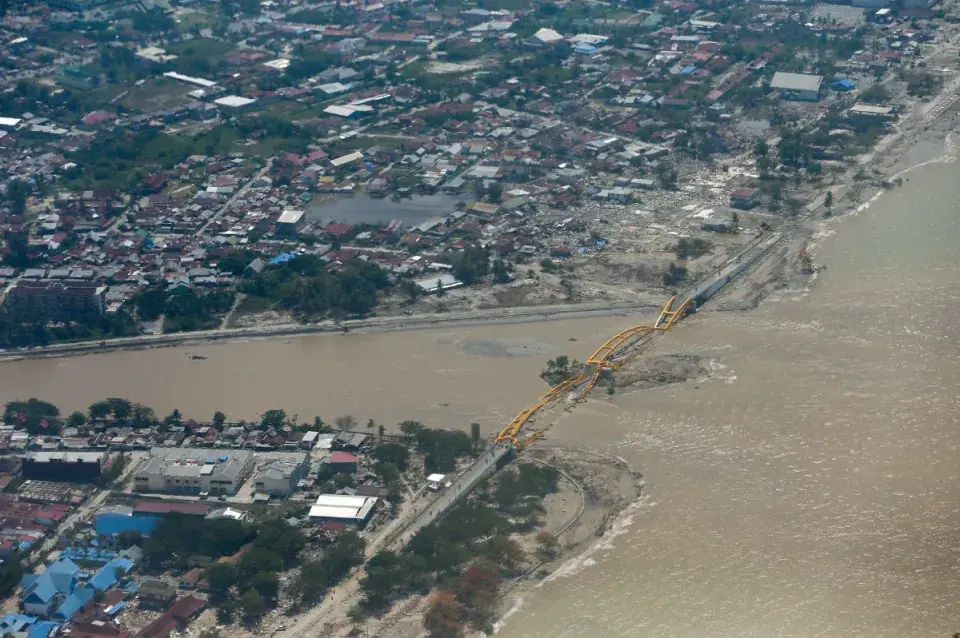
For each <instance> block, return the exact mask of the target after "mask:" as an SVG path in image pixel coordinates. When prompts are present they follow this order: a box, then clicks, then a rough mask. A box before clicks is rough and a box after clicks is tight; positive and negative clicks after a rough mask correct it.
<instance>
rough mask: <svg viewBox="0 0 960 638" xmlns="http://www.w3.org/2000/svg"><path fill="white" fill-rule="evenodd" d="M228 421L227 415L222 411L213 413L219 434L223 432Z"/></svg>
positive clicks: (214, 425)
mask: <svg viewBox="0 0 960 638" xmlns="http://www.w3.org/2000/svg"><path fill="white" fill-rule="evenodd" d="M226 420H227V415H226V414H224V413H223V412H221V411H220V410H217V411H216V412H214V413H213V427H215V428H217V431H218V432H221V431H222V430H223V424H224V423H225V422H226Z"/></svg>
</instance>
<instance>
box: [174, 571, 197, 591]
mask: <svg viewBox="0 0 960 638" xmlns="http://www.w3.org/2000/svg"><path fill="white" fill-rule="evenodd" d="M201 580H203V570H202V569H200V568H199V567H194V568H193V569H191V570H190V571H188V572H187V573H186V574H184V575H183V576H181V577H180V581H179V582H178V583H177V585H178V586H179V587H180V589H196V588H197V585H198V584H199V583H200V581H201Z"/></svg>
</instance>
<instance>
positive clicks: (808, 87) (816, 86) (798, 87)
mask: <svg viewBox="0 0 960 638" xmlns="http://www.w3.org/2000/svg"><path fill="white" fill-rule="evenodd" d="M822 83H823V76H822V75H807V74H806V73H784V72H783V71H778V72H776V73H775V74H774V75H773V79H772V80H771V81H770V87H771V88H774V89H784V90H787V91H819V90H820V85H821V84H822Z"/></svg>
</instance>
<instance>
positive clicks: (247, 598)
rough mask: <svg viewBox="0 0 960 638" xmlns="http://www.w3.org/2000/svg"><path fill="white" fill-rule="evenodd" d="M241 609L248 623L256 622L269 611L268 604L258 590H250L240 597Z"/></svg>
mask: <svg viewBox="0 0 960 638" xmlns="http://www.w3.org/2000/svg"><path fill="white" fill-rule="evenodd" d="M240 609H241V610H242V611H243V617H244V619H245V620H246V621H247V622H250V621H252V620H255V619H257V618H259V617H260V616H261V615H263V612H265V611H266V610H267V604H266V603H265V602H264V600H263V596H261V595H260V592H258V591H257V590H256V589H248V590H247V591H245V592H244V593H243V595H242V596H240Z"/></svg>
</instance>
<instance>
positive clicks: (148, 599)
mask: <svg viewBox="0 0 960 638" xmlns="http://www.w3.org/2000/svg"><path fill="white" fill-rule="evenodd" d="M199 571H200V570H199V568H195V569H193V570H191V572H189V573H193V572H198V573H199ZM197 580H199V578H198V579H197ZM195 585H196V580H195V581H194V586H195ZM137 596H138V598H139V600H140V605H142V606H144V607H152V608H154V609H166V608H167V607H169V606H170V605H172V604H173V603H174V601H175V600H176V599H177V590H176V589H174V588H173V586H171V585H168V584H167V583H165V582H163V581H162V580H154V579H150V580H145V581H143V582H142V583H140V588H139V589H138V590H137Z"/></svg>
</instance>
